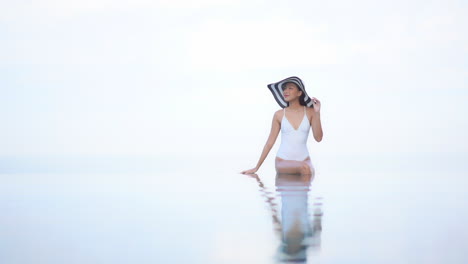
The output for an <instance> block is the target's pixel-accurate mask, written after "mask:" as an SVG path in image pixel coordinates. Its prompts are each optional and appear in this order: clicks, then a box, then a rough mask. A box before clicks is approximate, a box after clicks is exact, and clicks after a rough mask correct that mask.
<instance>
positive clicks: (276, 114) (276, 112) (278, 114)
mask: <svg viewBox="0 0 468 264" xmlns="http://www.w3.org/2000/svg"><path fill="white" fill-rule="evenodd" d="M283 111H284V110H283V108H281V109H280V110H277V111H275V116H283Z"/></svg>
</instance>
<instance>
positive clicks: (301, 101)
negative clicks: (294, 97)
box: [281, 82, 306, 106]
mask: <svg viewBox="0 0 468 264" xmlns="http://www.w3.org/2000/svg"><path fill="white" fill-rule="evenodd" d="M288 83H292V84H294V85H295V86H296V88H297V89H298V90H299V91H301V92H302V94H301V96H299V104H301V105H303V106H306V102H305V93H304V91H302V90H301V89H300V88H299V85H297V83H295V82H285V83H283V85H281V90H283V91H284V89H286V84H288ZM286 104H288V106H289V102H286Z"/></svg>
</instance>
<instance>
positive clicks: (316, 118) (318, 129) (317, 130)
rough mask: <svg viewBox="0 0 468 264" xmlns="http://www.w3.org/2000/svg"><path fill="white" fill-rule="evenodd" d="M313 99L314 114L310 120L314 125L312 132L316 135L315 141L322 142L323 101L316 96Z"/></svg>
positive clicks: (311, 124) (312, 125)
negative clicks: (321, 114) (321, 118)
mask: <svg viewBox="0 0 468 264" xmlns="http://www.w3.org/2000/svg"><path fill="white" fill-rule="evenodd" d="M312 100H313V102H314V108H313V109H314V111H313V114H312V121H311V122H310V126H311V127H312V133H313V135H314V139H315V141H317V142H320V141H322V138H323V131H322V122H321V121H320V107H321V103H320V101H319V100H318V99H317V98H315V97H312Z"/></svg>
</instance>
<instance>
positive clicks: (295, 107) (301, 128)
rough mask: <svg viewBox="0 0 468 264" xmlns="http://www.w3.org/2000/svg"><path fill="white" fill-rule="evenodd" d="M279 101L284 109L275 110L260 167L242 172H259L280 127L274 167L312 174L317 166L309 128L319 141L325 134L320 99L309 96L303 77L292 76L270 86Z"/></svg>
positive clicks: (282, 170) (287, 172)
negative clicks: (314, 164)
mask: <svg viewBox="0 0 468 264" xmlns="http://www.w3.org/2000/svg"><path fill="white" fill-rule="evenodd" d="M268 88H269V89H270V91H271V92H272V93H273V96H274V97H275V99H276V102H277V103H278V104H279V105H280V106H281V107H282V108H283V109H281V110H278V111H276V112H275V114H274V116H273V122H272V125H271V131H270V136H269V137H268V140H267V142H266V144H265V146H264V147H263V151H262V154H261V155H260V159H259V160H258V162H257V166H255V168H252V169H250V170H245V171H243V172H242V173H243V174H252V173H255V172H257V171H258V169H259V168H260V166H261V165H262V163H263V161H264V160H265V158H266V157H267V156H268V153H269V152H270V150H271V148H272V147H273V145H274V144H275V141H276V138H277V137H278V134H279V132H280V130H281V145H280V148H279V150H278V153H277V154H276V158H275V168H276V172H277V173H278V174H283V173H286V174H313V173H314V168H313V166H312V162H311V161H310V157H309V151H308V149H307V138H308V136H309V130H310V129H311V128H312V134H313V136H314V139H315V140H316V141H317V142H320V141H321V140H322V137H323V131H322V124H321V121H320V106H321V103H320V101H319V100H318V99H317V98H315V97H309V96H308V95H307V93H306V91H305V88H304V84H303V83H302V80H301V79H299V78H298V77H289V78H286V79H284V80H282V81H279V82H277V83H272V84H269V85H268Z"/></svg>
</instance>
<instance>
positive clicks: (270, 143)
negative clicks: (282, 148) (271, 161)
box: [241, 112, 281, 174]
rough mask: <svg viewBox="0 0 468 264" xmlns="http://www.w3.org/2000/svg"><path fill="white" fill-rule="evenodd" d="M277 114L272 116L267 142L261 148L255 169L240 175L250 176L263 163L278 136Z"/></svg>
mask: <svg viewBox="0 0 468 264" xmlns="http://www.w3.org/2000/svg"><path fill="white" fill-rule="evenodd" d="M277 114H278V112H276V113H275V114H274V115H273V121H272V123H271V130H270V136H268V140H267V142H266V144H265V146H264V147H263V151H262V154H261V155H260V158H259V159H258V162H257V166H255V168H252V169H250V170H245V171H243V172H241V173H242V174H252V173H255V172H257V171H258V169H260V166H262V163H263V161H265V159H266V157H267V156H268V153H270V150H271V148H272V147H273V145H275V142H276V138H277V137H278V134H279V132H280V129H281V124H280V122H279V120H278V118H277Z"/></svg>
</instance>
